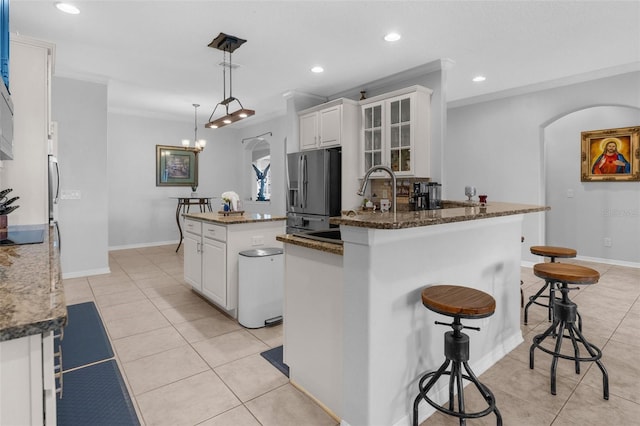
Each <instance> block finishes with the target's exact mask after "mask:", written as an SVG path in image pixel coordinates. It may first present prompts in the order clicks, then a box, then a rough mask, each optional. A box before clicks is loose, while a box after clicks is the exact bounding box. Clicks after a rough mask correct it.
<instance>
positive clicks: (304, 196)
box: [301, 154, 308, 209]
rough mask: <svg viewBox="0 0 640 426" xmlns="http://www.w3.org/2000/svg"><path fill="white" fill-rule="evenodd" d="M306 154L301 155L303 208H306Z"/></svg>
mask: <svg viewBox="0 0 640 426" xmlns="http://www.w3.org/2000/svg"><path fill="white" fill-rule="evenodd" d="M307 174H308V173H307V154H303V155H302V205H301V207H302V208H303V209H306V208H307V180H308V176H307Z"/></svg>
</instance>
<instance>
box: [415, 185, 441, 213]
mask: <svg viewBox="0 0 640 426" xmlns="http://www.w3.org/2000/svg"><path fill="white" fill-rule="evenodd" d="M441 191H442V185H441V184H439V183H437V182H414V184H413V202H412V204H413V209H414V210H436V209H440V208H442V205H441V203H440V200H441V199H440V194H441Z"/></svg>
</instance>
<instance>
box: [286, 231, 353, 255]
mask: <svg viewBox="0 0 640 426" xmlns="http://www.w3.org/2000/svg"><path fill="white" fill-rule="evenodd" d="M276 240H278V241H280V242H283V243H285V244H293V245H295V246H300V247H306V248H309V249H313V250H320V251H324V252H327V253H332V254H337V255H339V256H342V255H343V254H344V247H343V246H342V244H337V243H336V244H334V243H327V242H322V241H315V240H310V239H308V238H301V237H296V236H295V235H292V234H284V235H278V236H276Z"/></svg>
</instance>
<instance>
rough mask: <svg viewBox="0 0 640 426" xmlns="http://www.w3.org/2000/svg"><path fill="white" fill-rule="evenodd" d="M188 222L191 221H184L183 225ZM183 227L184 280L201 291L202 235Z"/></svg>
mask: <svg viewBox="0 0 640 426" xmlns="http://www.w3.org/2000/svg"><path fill="white" fill-rule="evenodd" d="M188 222H193V221H185V226H186V225H187V224H188ZM196 223H197V222H196ZM198 225H200V224H199V223H198ZM185 229H187V232H185V233H184V280H185V281H186V282H187V283H189V284H191V286H192V287H193V289H194V290H197V291H199V292H202V255H201V251H202V235H201V233H200V232H198V233H197V234H194V233H192V232H190V231H189V230H188V228H185Z"/></svg>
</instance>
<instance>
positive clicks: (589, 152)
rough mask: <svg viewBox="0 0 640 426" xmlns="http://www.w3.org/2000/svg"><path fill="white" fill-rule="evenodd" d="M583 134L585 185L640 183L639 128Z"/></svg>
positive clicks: (582, 174) (582, 173) (582, 171)
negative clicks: (589, 183) (591, 183)
mask: <svg viewBox="0 0 640 426" xmlns="http://www.w3.org/2000/svg"><path fill="white" fill-rule="evenodd" d="M581 135H582V140H581V144H582V154H581V162H582V163H581V165H582V167H581V174H580V180H581V181H582V182H598V181H600V182H612V181H613V182H616V181H640V142H639V141H640V126H638V127H622V128H618V129H605V130H592V131H587V132H582V133H581Z"/></svg>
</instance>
